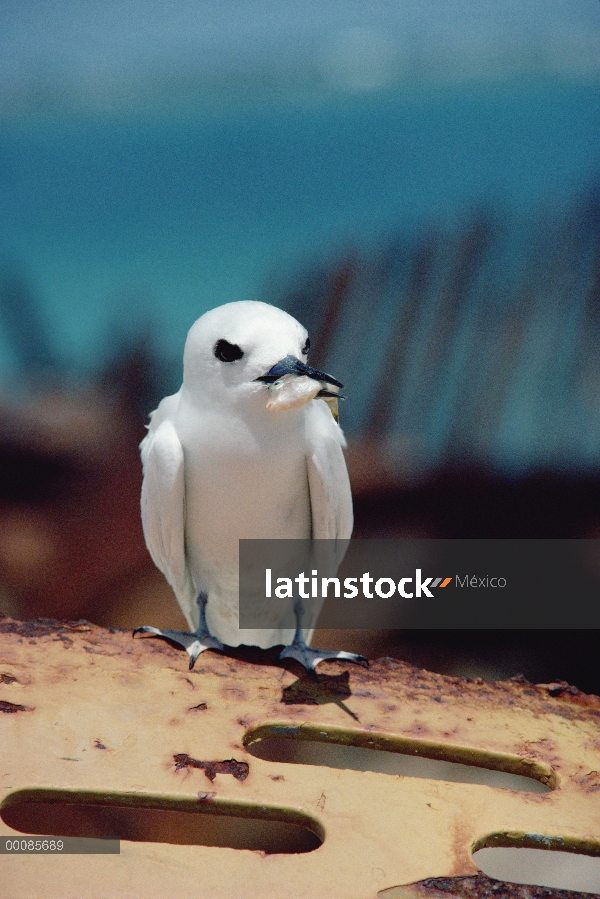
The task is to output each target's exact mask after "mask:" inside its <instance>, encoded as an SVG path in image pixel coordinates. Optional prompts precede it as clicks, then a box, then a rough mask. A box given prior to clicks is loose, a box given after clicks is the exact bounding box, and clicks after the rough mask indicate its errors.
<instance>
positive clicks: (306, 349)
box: [302, 337, 310, 356]
mask: <svg viewBox="0 0 600 899" xmlns="http://www.w3.org/2000/svg"><path fill="white" fill-rule="evenodd" d="M309 350H310V337H307V338H306V343H305V344H304V346H303V347H302V355H303V356H306V355H307V354H308V351H309Z"/></svg>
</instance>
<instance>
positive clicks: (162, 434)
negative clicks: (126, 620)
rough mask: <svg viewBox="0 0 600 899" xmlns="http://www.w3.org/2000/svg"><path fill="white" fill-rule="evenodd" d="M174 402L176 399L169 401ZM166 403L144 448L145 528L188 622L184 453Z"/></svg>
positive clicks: (189, 590) (190, 603)
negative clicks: (167, 416)
mask: <svg viewBox="0 0 600 899" xmlns="http://www.w3.org/2000/svg"><path fill="white" fill-rule="evenodd" d="M167 399H168V400H171V399H172V397H167ZM163 403H165V400H163V402H162V403H161V404H160V406H159V408H158V409H157V410H156V412H155V413H153V416H152V420H151V423H150V427H149V429H148V434H147V435H146V437H144V439H143V440H142V443H141V445H140V449H141V454H142V465H143V469H144V480H143V482H142V503H141V505H142V525H143V528H144V537H145V538H146V546H147V547H148V551H149V552H150V555H151V556H152V560H153V561H154V564H155V565H156V566H157V568H159V569H160V570H161V571H162V573H163V574H164V576H165V577H166V579H167V581H168V582H169V584H170V585H171V587H172V588H173V590H174V592H175V595H176V597H177V600H178V602H179V605H180V606H181V608H182V611H183V613H184V615H185V616H186V618H188V620H189V618H190V615H191V614H193V610H194V602H193V600H194V589H193V584H192V580H191V577H190V572H189V569H188V566H187V561H186V554H185V482H184V460H183V449H182V446H181V443H180V441H179V437H178V435H177V431H176V430H175V427H174V425H173V423H172V422H171V421H170V420H169V419H168V418H166V417H165V415H166V413H167V410H168V408H169V406H168V404H167V406H166V408H163Z"/></svg>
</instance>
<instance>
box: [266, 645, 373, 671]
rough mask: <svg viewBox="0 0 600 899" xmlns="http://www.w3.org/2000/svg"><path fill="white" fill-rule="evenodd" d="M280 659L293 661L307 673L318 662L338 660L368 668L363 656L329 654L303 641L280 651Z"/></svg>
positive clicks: (342, 653)
mask: <svg viewBox="0 0 600 899" xmlns="http://www.w3.org/2000/svg"><path fill="white" fill-rule="evenodd" d="M279 658H280V659H295V660H296V661H297V662H300V664H301V665H302V666H303V667H304V668H306V670H307V671H312V672H314V671H315V669H316V667H317V665H318V664H319V662H325V661H330V660H332V659H333V660H334V661H335V660H338V661H340V662H356V663H357V664H358V665H362V666H363V667H364V668H368V667H369V663H368V661H367V660H366V659H365V657H364V656H361V655H358V654H357V653H355V652H342V651H340V652H329V651H326V650H324V649H313V648H312V647H311V646H307V645H306V643H305V642H304V641H303V640H294V642H293V643H290V645H289V646H286V647H284V648H283V649H282V651H281V654H280V656H279Z"/></svg>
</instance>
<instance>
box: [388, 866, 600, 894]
mask: <svg viewBox="0 0 600 899" xmlns="http://www.w3.org/2000/svg"><path fill="white" fill-rule="evenodd" d="M379 895H380V897H381V899H384V897H385V896H387V895H389V896H390V899H391V897H392V896H393V897H394V899H442V897H444V899H583V897H584V896H585V897H588V899H598V894H597V893H579V892H575V891H574V890H557V889H553V888H552V887H538V886H530V885H528V884H520V883H507V882H505V881H501V880H492V878H490V877H486V875H485V874H482V873H481V872H480V873H479V874H475V875H474V876H469V877H430V878H427V880H421V881H419V883H411V884H408V885H407V886H405V887H401V886H399V887H392V888H390V889H389V890H383V891H382V892H381V893H380V894H379Z"/></svg>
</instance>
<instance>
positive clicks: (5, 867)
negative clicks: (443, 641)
mask: <svg viewBox="0 0 600 899" xmlns="http://www.w3.org/2000/svg"><path fill="white" fill-rule="evenodd" d="M276 656H277V653H276V652H275V653H273V652H271V651H267V652H258V651H253V650H250V649H241V650H239V651H236V653H235V657H225V656H221V655H218V654H216V653H210V652H207V653H205V654H203V655H202V657H201V658H200V659H199V661H198V663H197V666H196V668H195V669H194V670H193V671H188V669H187V663H186V657H185V656H184V655H183V654H182V653H181V652H179V651H177V650H175V649H174V648H171V647H170V646H168V645H166V644H165V643H163V642H162V641H155V640H143V639H140V640H135V641H134V640H132V638H131V634H130V633H129V632H124V631H111V630H107V629H103V628H99V627H96V626H94V625H90V624H88V623H87V622H81V623H78V624H74V625H66V624H60V625H57V624H56V623H53V622H43V621H36V622H16V621H13V620H11V619H6V618H4V619H0V727H1V729H2V739H1V742H0V815H1V820H0V837H1V836H17V834H20V832H22V831H25V832H27V830H26V829H25V828H26V827H27V828H29V832H33V833H48V830H47V829H46V830H44V826H45V825H48V823H49V822H50V823H51V822H52V821H56V810H57V809H60V808H62V809H63V819H62V820H63V823H64V821H65V820H67V819H68V821H69V822H70V824H69V826H70V827H71V828H72V832H71V831H70V833H72V835H77V834H78V833H80V834H81V835H85V836H94V835H96V836H100V835H103V834H104V835H105V836H106V835H117V836H120V837H121V839H122V842H121V854H120V855H119V856H102V855H94V856H86V855H69V856H63V857H62V859H60V860H57V859H56V858H55V857H49V856H42V855H40V856H37V857H35V858H33V857H31V856H28V857H16V856H12V857H11V856H10V855H4V856H3V857H2V883H3V890H4V891H5V895H7V896H8V895H10V896H11V897H14V899H25V897H30V896H39V895H44V896H45V897H47V899H53V897H56V899H91V897H97V896H100V895H101V896H103V897H107V896H110V897H113V896H114V897H121V896H123V897H125V896H126V897H128V899H129V897H136V896H140V897H141V896H144V897H147V896H148V895H152V896H153V897H157V899H172V897H173V899H175V897H177V899H182V897H185V896H188V895H189V896H195V897H198V896H201V897H204V896H207V897H214V899H219V897H232V896H244V897H252V896H257V897H258V896H260V897H270V896H273V897H276V896H286V897H287V899H296V897H298V899H301V897H309V896H310V897H311V899H314V897H317V899H318V897H328V899H332V897H340V899H342V897H343V899H374V897H375V896H377V894H378V893H379V892H380V891H384V890H388V889H392V888H394V889H396V888H398V887H400V886H401V885H409V884H415V883H416V882H419V881H425V880H427V879H428V878H429V879H431V878H465V877H467V878H469V877H470V878H473V877H474V876H475V875H477V868H476V866H475V865H474V863H473V861H472V859H471V854H472V852H473V851H474V850H475V849H477V848H481V847H482V846H492V845H510V846H532V847H547V848H550V847H551V848H562V849H566V850H571V851H576V852H577V851H579V852H586V853H588V854H591V855H600V801H599V799H600V699H599V698H598V697H594V696H586V695H585V694H582V693H580V692H579V691H578V690H576V689H575V688H572V687H568V686H567V685H564V684H550V685H538V686H532V685H529V684H527V683H526V682H520V681H519V680H513V681H506V682H502V683H498V684H488V683H484V682H483V681H470V680H466V679H461V678H456V677H445V676H441V675H436V674H432V673H430V672H427V671H423V670H420V669H416V668H413V667H411V666H409V665H406V664H404V663H403V662H400V661H397V660H393V659H382V660H379V661H377V662H375V663H372V665H371V667H370V669H368V670H364V669H361V668H358V667H357V668H355V667H352V668H351V669H349V670H346V669H344V668H343V667H336V666H335V664H334V663H329V664H327V665H323V669H322V673H320V674H319V676H318V678H317V679H311V678H310V677H308V676H305V675H304V674H301V673H300V671H299V670H297V669H295V668H293V667H291V666H290V667H289V668H282V667H281V666H280V665H278V664H276V662H275V660H276ZM269 737H279V738H281V737H284V738H285V739H287V740H292V741H297V740H300V741H302V742H303V743H305V741H307V740H308V741H309V742H310V741H313V742H318V743H319V744H337V743H341V744H343V745H353V746H361V747H367V748H372V749H379V750H381V749H384V750H386V751H388V752H403V753H409V754H412V755H420V756H424V757H427V758H437V759H443V760H447V761H454V762H462V763H467V764H470V765H479V766H481V767H483V768H491V769H496V770H497V769H500V770H504V771H510V772H512V773H513V774H521V775H523V774H525V775H527V776H529V777H532V778H534V780H536V781H539V782H542V783H544V784H546V785H547V786H548V787H550V788H551V789H549V790H548V791H546V792H533V791H532V792H528V791H526V790H511V789H501V788H496V787H491V786H487V785H482V784H473V783H452V782H446V781H443V780H433V779H429V780H424V779H420V778H415V777H407V776H393V775H390V774H385V773H378V772H374V771H357V770H347V769H339V768H338V769H336V768H332V767H328V766H325V765H321V766H314V765H306V764H294V763H293V762H291V761H288V762H283V761H269V760H266V759H264V758H260V757H258V756H257V753H256V751H255V750H256V746H257V745H258V744H259V742H260V741H261V740H264V739H267V738H269ZM65 803H68V805H65ZM65 809H66V811H64V810H65ZM67 813H68V815H67ZM53 815H54V817H53ZM65 815H67V817H66V818H65ZM169 815H171V818H169ZM177 815H179V816H180V818H179V819H177V820H176V816H177ZM181 815H184V816H187V817H186V820H188V821H190V822H192V823H191V824H190V827H189V828H187V829H186V827H182V825H181ZM209 816H210V817H209ZM232 816H234V817H232ZM200 819H202V821H204V822H206V821H208V826H205V824H204V825H202V826H200V825H198V826H196V824H194V823H193V822H194V821H196V820H197V821H200ZM231 821H234V823H236V827H237V830H236V829H235V828H234V831H235V833H234V836H233V837H231V835H230V836H229V837H228V836H227V835H225V837H224V838H223V839H222V840H221V845H197V843H205V842H210V841H211V836H210V834H211V832H215V833H216V832H217V831H219V828H223V827H224V826H225V825H226V824H227V823H228V822H231ZM211 822H212V823H214V827H211V826H210V825H211ZM240 822H241V825H240ZM244 822H248V824H249V827H250V830H249V831H248V833H249V834H250V836H249V837H248V838H247V840H246V843H245V842H244V840H245V839H246V837H244V827H243V825H244ZM256 822H258V823H256ZM262 825H264V826H265V827H266V826H267V825H269V826H271V828H274V829H275V837H273V834H272V833H271V835H270V836H268V837H267V838H266V842H265V840H264V839H263V838H262V837H261V836H260V827H261V826H262ZM17 826H18V827H20V830H18V829H17ZM240 827H241V829H240ZM111 828H112V831H111ZM203 828H204V829H203ZM252 828H254V829H252ZM225 829H226V828H225ZM278 830H279V831H280V833H279V834H278V833H277V831H278ZM219 832H220V831H219ZM236 834H237V835H236ZM240 834H241V836H240ZM257 834H258V836H257ZM66 835H69V834H66ZM219 839H220V838H219ZM219 839H217V838H215V840H216V842H219ZM215 840H213V842H214V841H215ZM228 840H229V844H228V845H222V843H223V841H224V842H225V843H226V844H227V841H228ZM269 840H270V841H271V842H270V843H269ZM186 841H187V843H188V844H186ZM236 841H237V842H236ZM253 841H254V842H253ZM286 841H287V842H286ZM254 843H256V845H260V846H262V847H263V848H262V849H260V848H253V847H254ZM243 845H248V846H250V848H246V849H244V848H231V847H233V846H243ZM265 847H266V848H265ZM473 882H474V881H473ZM481 882H482V883H483V881H481ZM457 884H458V881H457ZM411 889H412V890H413V892H394V893H389V894H388V895H390V896H391V895H395V896H407V897H408V896H411V897H412V896H415V897H416V896H420V895H421V893H420V892H419V893H418V892H414V890H415V889H416V887H411ZM419 889H424V888H421V887H419ZM482 889H483V887H482ZM442 892H444V895H452V893H450V892H448V889H445V891H444V889H443V888H442ZM422 895H423V896H425V895H435V893H431V892H430V893H422ZM456 895H469V896H470V895H471V894H470V893H469V894H466V893H464V892H463V893H460V892H457V893H456ZM473 895H482V896H483V895H485V893H484V892H481V893H480V894H477V893H473ZM505 895H508V894H505ZM515 895H516V894H515ZM532 895H533V894H532ZM540 895H541V894H540ZM544 895H546V896H548V895H550V893H548V892H547V891H546V893H544ZM557 895H558V894H557Z"/></svg>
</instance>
